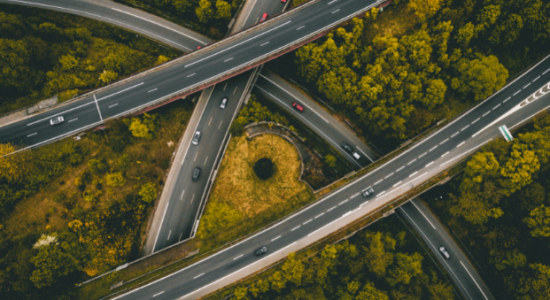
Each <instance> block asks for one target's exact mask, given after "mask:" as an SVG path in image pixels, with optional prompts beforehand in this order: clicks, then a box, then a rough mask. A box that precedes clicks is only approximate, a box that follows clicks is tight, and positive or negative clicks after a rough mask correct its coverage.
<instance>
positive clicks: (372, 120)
mask: <svg viewBox="0 0 550 300" xmlns="http://www.w3.org/2000/svg"><path fill="white" fill-rule="evenodd" d="M388 9H390V10H395V12H394V11H392V15H391V16H392V17H394V18H402V19H407V20H409V21H408V23H409V24H408V25H409V26H410V27H411V29H410V30H407V31H406V32H405V33H404V34H400V35H396V36H394V35H392V34H379V33H376V32H377V31H381V29H380V28H379V27H377V26H375V25H376V21H375V20H376V19H377V17H379V16H380V12H379V11H378V10H377V9H373V10H372V11H371V12H369V13H367V15H366V16H365V18H363V19H354V20H353V21H352V22H350V23H349V24H348V25H346V26H344V27H341V28H338V29H337V30H334V31H333V32H331V33H330V34H328V35H327V36H326V37H325V38H323V39H321V40H319V41H317V42H313V43H309V44H307V45H306V46H303V47H302V48H300V49H299V50H298V51H296V53H295V63H296V65H297V68H298V75H299V76H300V77H301V78H302V80H304V81H306V82H308V83H310V84H314V85H315V86H316V88H317V90H318V91H319V92H320V93H321V94H322V95H323V96H324V97H325V98H327V99H328V100H329V103H330V105H331V106H333V107H334V108H337V109H338V110H339V111H341V112H343V113H344V115H346V116H347V117H348V118H350V119H351V120H353V121H354V122H355V123H356V125H358V126H359V127H360V128H361V129H362V131H363V132H364V134H365V135H366V136H368V137H369V138H370V139H374V140H376V141H384V143H382V142H380V144H385V145H392V147H393V146H395V145H396V144H398V143H400V142H401V141H403V140H405V139H407V138H410V137H413V136H414V135H416V134H418V133H419V132H421V131H422V130H424V129H425V128H426V127H428V126H430V125H431V124H433V123H434V122H435V121H438V120H439V119H436V118H442V117H445V116H448V115H446V112H445V111H446V110H447V109H449V110H453V106H459V107H462V109H464V108H466V107H468V106H470V105H472V104H474V102H475V101H476V100H482V99H485V98H486V97H487V96H489V95H491V94H492V93H493V92H495V91H497V90H498V89H500V88H501V87H502V86H504V84H505V83H506V80H507V79H509V77H510V74H515V73H517V72H519V71H521V70H522V69H523V68H525V67H526V66H527V65H529V64H530V63H533V62H534V61H536V60H537V59H539V58H540V57H541V56H542V55H543V54H545V53H547V52H548V49H550V19H549V17H548V16H549V15H550V3H548V2H546V1H542V0H520V1H504V0H467V1H452V0H429V1H428V0H411V1H410V2H404V1H393V4H392V5H391V6H390V7H388ZM384 13H385V14H387V13H386V12H384ZM413 13H414V14H416V18H411V15H412V14H413ZM392 17H387V18H392ZM393 22H394V23H395V22H396V20H393ZM384 24H388V25H392V23H391V22H388V23H384ZM385 29H388V30H389V28H383V29H382V31H383V30H385ZM509 70H511V71H509ZM456 103H459V105H456ZM442 104H445V105H442ZM442 108H445V111H442ZM458 113H460V111H456V112H454V115H456V114H458ZM454 115H450V116H448V117H453V116H454ZM388 141H389V142H390V143H387V142H388ZM392 142H393V143H392ZM386 150H392V149H391V148H389V149H386Z"/></svg>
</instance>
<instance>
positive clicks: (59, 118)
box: [50, 116, 65, 125]
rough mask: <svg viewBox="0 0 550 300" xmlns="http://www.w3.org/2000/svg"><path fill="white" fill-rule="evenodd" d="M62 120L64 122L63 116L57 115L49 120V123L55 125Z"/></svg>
mask: <svg viewBox="0 0 550 300" xmlns="http://www.w3.org/2000/svg"><path fill="white" fill-rule="evenodd" d="M63 122H65V119H64V118H63V116H57V117H55V118H53V119H51V120H50V125H57V124H61V123H63Z"/></svg>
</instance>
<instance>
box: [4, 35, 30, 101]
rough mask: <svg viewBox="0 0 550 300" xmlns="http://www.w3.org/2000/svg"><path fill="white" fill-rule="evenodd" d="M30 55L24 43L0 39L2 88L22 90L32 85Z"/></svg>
mask: <svg viewBox="0 0 550 300" xmlns="http://www.w3.org/2000/svg"><path fill="white" fill-rule="evenodd" d="M29 62H30V53H29V51H28V50H27V45H26V43H25V42H24V41H22V40H19V41H14V40H8V39H0V70H2V72H0V87H1V88H2V89H3V90H7V89H16V90H22V89H24V88H26V87H28V86H29V85H30V82H29V81H28V78H26V76H28V74H29V73H30V69H29V67H28V64H29Z"/></svg>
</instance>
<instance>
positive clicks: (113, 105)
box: [108, 103, 118, 108]
mask: <svg viewBox="0 0 550 300" xmlns="http://www.w3.org/2000/svg"><path fill="white" fill-rule="evenodd" d="M117 105H118V103H115V104H112V105H109V107H108V108H111V107H115V106H117Z"/></svg>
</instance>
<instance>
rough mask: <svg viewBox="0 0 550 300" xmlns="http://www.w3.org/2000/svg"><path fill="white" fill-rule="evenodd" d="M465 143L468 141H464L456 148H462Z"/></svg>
mask: <svg viewBox="0 0 550 300" xmlns="http://www.w3.org/2000/svg"><path fill="white" fill-rule="evenodd" d="M464 143H466V141H464V142H462V143H460V144H458V146H456V147H457V148H458V147H460V146H462V145H464Z"/></svg>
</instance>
